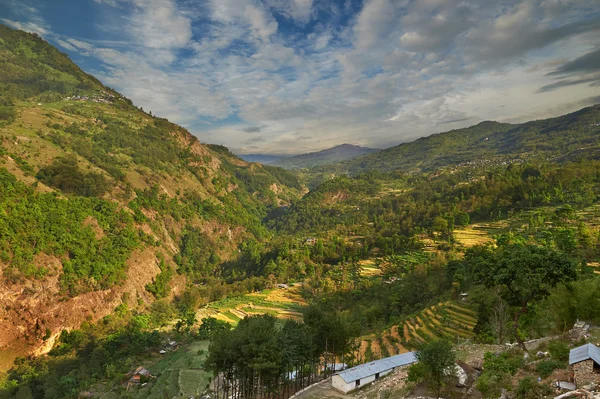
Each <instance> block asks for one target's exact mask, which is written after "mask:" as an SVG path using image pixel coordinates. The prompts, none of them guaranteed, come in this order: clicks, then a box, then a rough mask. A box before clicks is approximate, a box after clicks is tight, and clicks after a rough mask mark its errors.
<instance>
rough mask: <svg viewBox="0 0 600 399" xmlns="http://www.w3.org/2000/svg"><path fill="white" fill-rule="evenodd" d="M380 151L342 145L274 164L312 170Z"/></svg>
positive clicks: (287, 167) (285, 159)
mask: <svg viewBox="0 0 600 399" xmlns="http://www.w3.org/2000/svg"><path fill="white" fill-rule="evenodd" d="M378 151H379V150H378V149H375V148H368V147H360V146H357V145H352V144H341V145H338V146H335V147H332V148H328V149H325V150H322V151H317V152H310V153H308V154H300V155H296V156H294V157H290V158H283V159H280V160H277V161H275V162H273V165H276V166H280V167H282V168H286V169H300V168H310V167H315V166H322V165H327V164H331V163H335V162H340V161H345V160H349V159H353V158H356V157H359V156H361V155H365V154H371V153H374V152H378Z"/></svg>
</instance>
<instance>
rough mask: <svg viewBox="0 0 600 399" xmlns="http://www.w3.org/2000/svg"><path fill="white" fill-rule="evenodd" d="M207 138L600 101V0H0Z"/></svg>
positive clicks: (377, 131)
mask: <svg viewBox="0 0 600 399" xmlns="http://www.w3.org/2000/svg"><path fill="white" fill-rule="evenodd" d="M0 20H1V21H2V23H4V24H7V25H10V26H12V27H15V28H19V29H23V30H28V31H31V32H37V33H39V34H41V35H42V36H43V37H44V38H45V39H46V40H48V41H49V42H51V43H52V44H54V45H56V46H58V47H59V48H60V49H61V50H62V51H64V52H66V53H67V54H69V56H70V57H71V58H72V59H73V60H74V61H75V62H76V63H78V64H79V65H80V66H81V67H82V68H83V69H85V70H86V71H87V72H90V73H92V74H94V75H96V76H97V77H98V78H100V79H101V80H102V81H103V82H104V83H105V84H107V85H109V86H111V87H113V88H115V89H117V90H119V91H120V92H122V93H123V94H125V95H126V96H127V97H129V98H131V99H132V100H133V101H134V103H135V104H137V105H139V106H142V107H143V108H144V109H145V110H150V111H152V112H153V113H154V114H156V115H159V116H163V117H167V118H169V119H170V120H172V121H174V122H177V123H179V124H181V125H184V126H185V127H187V128H188V129H189V130H190V131H191V132H192V133H194V134H196V135H197V136H198V137H199V138H200V140H201V141H203V142H209V143H219V144H224V145H226V146H228V147H230V148H231V149H232V150H234V151H235V152H238V153H271V154H295V153H302V152H307V151H312V150H320V149H324V148H327V147H331V146H333V145H336V144H341V143H352V144H360V145H366V146H371V147H379V148H384V147H389V146H391V145H395V144H398V143H401V142H404V141H409V140H412V139H414V138H416V137H419V136H423V135H428V134H431V133H436V132H441V131H446V130H450V129H454V128H460V127H464V126H469V125H472V124H475V123H478V122H480V121H482V120H489V119H491V120H499V121H508V122H518V121H525V120H530V119H534V118H544V117H548V116H554V115H559V114H562V113H566V112H570V111H573V110H576V109H579V108H581V107H584V106H587V105H590V104H593V103H598V102H600V2H599V1H598V0H522V1H520V0H485V1H484V0H472V1H468V0H412V1H407V0H364V1H362V0H78V1H77V2H75V1H72V0H0Z"/></svg>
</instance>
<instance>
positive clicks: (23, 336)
mask: <svg viewBox="0 0 600 399" xmlns="http://www.w3.org/2000/svg"><path fill="white" fill-rule="evenodd" d="M36 263H39V264H43V265H45V266H47V267H49V268H50V269H51V270H52V273H51V275H50V276H47V277H46V278H44V279H41V280H26V281H24V282H20V283H11V282H8V281H6V280H5V279H0V320H2V323H0V354H1V355H0V358H2V362H1V363H0V367H3V368H6V367H10V364H11V363H12V360H14V358H15V357H16V356H19V355H26V354H34V355H41V354H44V353H47V352H48V351H50V349H52V346H53V345H54V343H55V340H56V338H57V337H58V336H59V335H60V333H61V331H62V330H65V329H66V330H71V329H74V328H77V327H79V325H80V324H81V323H83V322H84V321H88V322H94V321H97V320H98V319H101V318H102V317H104V316H106V315H109V314H111V313H112V312H113V311H114V309H115V308H116V307H117V306H119V305H120V304H121V303H123V302H125V303H127V304H128V305H129V306H130V307H132V308H135V307H137V306H138V299H141V301H142V302H143V303H144V304H150V303H151V302H152V301H153V299H154V298H153V297H152V295H151V294H150V293H148V292H147V291H146V289H145V286H146V284H148V283H150V282H152V279H153V278H155V277H156V275H158V273H160V268H159V266H158V259H157V257H156V249H155V248H145V249H142V250H136V251H134V252H133V253H132V254H131V257H130V258H129V260H128V262H127V264H128V270H127V278H126V280H125V282H124V283H123V284H121V285H118V286H115V287H113V288H111V289H108V290H101V291H92V292H88V293H85V294H82V295H78V296H75V297H72V298H70V297H67V296H65V294H64V292H62V291H61V288H60V284H59V273H60V271H61V270H62V264H61V262H60V260H59V259H58V258H56V257H53V256H48V255H44V254H41V255H39V256H37V257H36ZM174 288H175V289H174V290H173V291H172V292H173V294H175V293H177V291H178V289H180V288H181V287H177V286H175V287H174Z"/></svg>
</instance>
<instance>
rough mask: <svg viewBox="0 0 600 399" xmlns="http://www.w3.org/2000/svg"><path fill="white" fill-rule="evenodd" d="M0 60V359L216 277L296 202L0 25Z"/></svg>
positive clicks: (254, 168)
mask: <svg viewBox="0 0 600 399" xmlns="http://www.w3.org/2000/svg"><path fill="white" fill-rule="evenodd" d="M0 63H1V65H2V73H1V74H0V272H1V277H0V319H1V320H2V323H1V325H0V358H2V359H8V360H10V359H11V358H13V357H14V356H15V355H16V354H19V353H24V352H27V351H30V350H34V349H38V350H44V348H48V347H50V346H51V344H52V342H53V340H54V339H55V337H56V336H57V335H58V334H59V333H60V331H61V330H62V329H64V328H72V327H75V326H77V325H79V324H80V323H81V322H83V321H91V320H97V319H98V318H101V317H103V316H105V315H106V314H109V313H111V312H112V311H113V310H114V308H115V307H116V306H118V305H120V304H121V303H126V304H127V305H128V306H129V307H140V306H141V307H144V306H146V304H149V303H150V302H152V301H153V300H154V299H156V298H161V297H168V296H172V295H173V294H176V293H177V292H181V290H182V289H183V288H184V287H185V285H186V284H187V283H196V282H201V281H206V280H208V279H215V278H219V277H220V276H222V275H225V274H227V273H228V270H226V269H224V268H223V266H222V264H223V262H225V261H229V260H235V259H237V258H238V257H239V252H240V251H239V250H238V247H239V246H240V245H241V244H242V243H243V242H245V241H247V240H257V241H260V240H263V239H265V238H266V237H268V236H269V234H270V233H269V232H268V230H267V229H266V228H265V227H264V226H263V225H262V222H261V220H262V218H264V217H265V215H266V214H267V212H268V211H269V210H270V209H272V208H275V207H278V206H281V205H283V204H287V203H289V201H290V200H291V199H294V198H297V197H298V196H299V195H300V191H301V190H302V187H301V185H300V184H299V183H298V181H297V179H296V177H295V176H294V175H292V174H290V173H289V172H286V171H285V170H282V169H278V168H273V167H263V166H262V165H260V164H253V163H247V162H245V161H243V160H241V159H240V158H238V157H236V156H235V155H233V154H232V153H230V152H229V151H228V150H227V149H226V148H224V147H221V146H215V145H205V144H201V143H200V142H199V141H198V139H197V138H196V137H194V136H193V135H191V134H190V133H189V132H188V131H186V130H185V129H183V128H181V127H179V126H177V125H175V124H172V123H170V122H169V121H167V120H165V119H160V118H155V117H152V116H151V115H148V114H146V113H144V112H143V111H142V110H140V109H138V108H136V107H135V106H133V105H132V103H131V101H130V100H128V99H127V98H125V97H123V96H122V95H120V94H119V93H117V92H115V91H114V90H112V89H110V88H107V87H105V86H103V85H102V84H101V83H100V82H99V81H98V80H97V79H95V78H94V77H92V76H90V75H87V74H86V73H84V72H83V71H82V70H81V69H79V68H78V67H77V66H76V65H75V64H73V63H72V62H71V61H70V60H69V59H68V57H67V56H66V55H65V54H63V53H61V52H60V51H58V50H57V49H55V48H53V47H52V46H51V45H49V44H48V43H46V42H45V41H44V40H43V39H41V38H40V37H38V36H37V35H33V34H29V33H25V32H21V31H15V30H11V29H9V28H7V27H5V26H2V25H0ZM236 273H237V274H236V276H239V277H242V276H243V275H244V271H243V270H241V271H237V272H236ZM9 347H10V348H12V351H11V352H10V353H8V352H6V350H7V349H8V348H9ZM1 366H3V365H0V367H1Z"/></svg>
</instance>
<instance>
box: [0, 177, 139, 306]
mask: <svg viewBox="0 0 600 399" xmlns="http://www.w3.org/2000/svg"><path fill="white" fill-rule="evenodd" d="M0 209H2V212H3V214H4V215H5V217H2V218H0V236H2V238H3V239H2V240H0V260H2V262H4V263H6V264H7V265H8V267H7V268H6V269H5V270H4V273H3V274H4V277H6V278H8V279H12V280H15V281H16V280H19V279H21V278H23V277H35V278H43V277H44V276H46V275H47V274H49V273H57V272H58V271H57V270H50V269H48V267H47V266H46V265H44V264H39V263H36V256H37V255H39V254H40V253H45V254H48V255H54V256H56V257H58V258H59V259H61V260H62V263H63V270H62V275H61V277H60V281H61V284H62V286H63V288H64V290H65V292H67V293H69V294H71V295H76V294H78V293H81V292H85V291H88V290H90V289H106V288H108V287H111V286H112V285H114V284H116V283H118V282H120V281H122V280H123V279H124V277H125V269H126V264H125V262H126V260H127V258H128V257H129V255H130V254H131V252H132V251H133V249H135V248H136V247H137V246H138V245H139V243H140V236H139V234H138V232H137V231H136V230H135V228H134V225H133V219H132V217H131V215H130V214H129V213H127V212H125V211H124V210H120V209H118V207H117V205H116V204H114V203H112V202H109V201H105V200H101V199H97V198H85V197H74V198H72V199H70V200H66V199H64V198H60V196H59V195H57V194H56V193H44V194H41V193H36V192H35V191H34V189H33V188H31V187H29V186H27V185H25V184H24V183H21V182H19V181H17V179H16V178H15V177H14V176H13V175H12V174H10V173H8V172H7V171H6V169H0ZM90 218H91V219H90ZM86 220H87V221H89V220H95V221H97V223H98V228H100V229H102V231H103V232H104V233H105V234H103V236H102V237H100V236H97V235H96V234H97V233H98V232H96V231H94V229H93V228H92V226H91V225H89V224H87V223H86Z"/></svg>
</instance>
